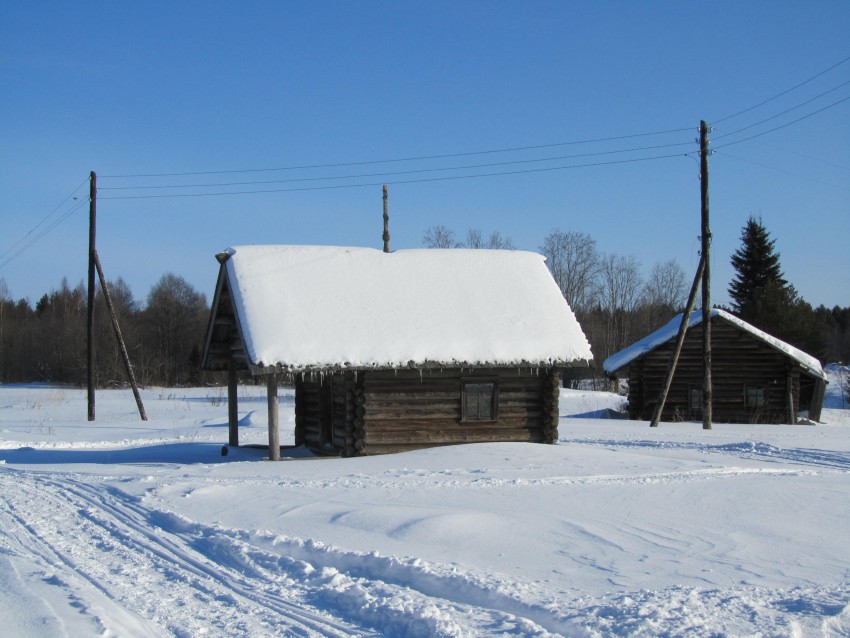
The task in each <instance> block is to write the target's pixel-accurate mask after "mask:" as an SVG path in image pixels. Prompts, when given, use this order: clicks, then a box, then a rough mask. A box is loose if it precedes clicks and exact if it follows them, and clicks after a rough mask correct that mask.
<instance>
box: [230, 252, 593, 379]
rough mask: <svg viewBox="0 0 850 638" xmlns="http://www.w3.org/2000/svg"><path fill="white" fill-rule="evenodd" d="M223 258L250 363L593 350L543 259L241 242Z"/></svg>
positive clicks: (563, 356) (431, 361) (454, 362)
mask: <svg viewBox="0 0 850 638" xmlns="http://www.w3.org/2000/svg"><path fill="white" fill-rule="evenodd" d="M227 253H228V254H229V255H230V257H229V259H228V260H227V261H226V262H225V268H226V273H227V278H228V284H229V287H230V290H231V294H232V297H233V305H234V311H235V312H236V315H237V319H238V322H239V326H240V331H241V334H242V336H243V338H244V341H245V348H246V354H247V356H248V359H249V361H250V363H251V364H253V365H254V366H260V367H265V366H279V367H281V368H283V369H285V370H290V371H307V370H322V369H329V368H340V367H342V368H351V369H363V368H398V367H409V366H414V367H418V366H420V365H430V366H446V367H450V366H460V365H469V366H471V365H484V364H488V365H496V366H503V365H535V366H536V365H546V366H550V365H568V364H571V363H572V364H575V363H577V362H579V361H590V360H591V359H592V355H591V352H590V345H589V344H588V342H587V339H586V338H585V336H584V333H583V332H582V330H581V327H580V326H579V324H578V321H577V320H576V318H575V315H574V314H573V312H572V310H570V307H569V305H568V304H567V302H566V301H565V300H564V298H563V296H562V295H561V292H560V290H559V289H558V286H557V284H556V283H555V281H554V279H553V278H552V276H551V275H550V274H549V271H548V269H547V268H546V265H545V263H544V262H545V259H544V258H543V257H542V256H541V255H538V254H535V253H530V252H522V251H505V250H462V249H449V250H438V249H421V250H400V251H397V252H393V253H384V252H381V251H378V250H375V249H372V248H345V247H328V246H237V247H234V248H230V249H228V251H227Z"/></svg>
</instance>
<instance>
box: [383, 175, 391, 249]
mask: <svg viewBox="0 0 850 638" xmlns="http://www.w3.org/2000/svg"><path fill="white" fill-rule="evenodd" d="M387 197H388V189H387V185H386V184H384V235H383V239H384V252H385V253H388V252H390V214H389V208H388V207H387Z"/></svg>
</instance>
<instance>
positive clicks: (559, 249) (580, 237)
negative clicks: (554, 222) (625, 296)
mask: <svg viewBox="0 0 850 638" xmlns="http://www.w3.org/2000/svg"><path fill="white" fill-rule="evenodd" d="M540 252H541V253H543V255H544V256H545V257H546V264H547V265H548V266H549V271H550V272H551V273H552V276H553V277H554V278H555V281H556V282H557V283H558V287H559V288H560V289H561V293H562V294H563V295H564V299H566V300H567V303H568V304H570V308H572V309H573V310H574V311H575V312H582V311H584V310H587V309H588V308H589V307H590V306H591V305H592V304H593V303H594V298H595V297H596V293H597V290H598V281H599V274H600V266H601V264H600V259H599V254H598V253H597V252H596V241H595V240H594V239H593V238H591V236H590V235H587V234H585V233H579V232H575V231H569V232H563V231H560V230H553V231H552V232H550V233H549V234H548V235H547V236H546V238H545V239H544V240H543V246H541V247H540Z"/></svg>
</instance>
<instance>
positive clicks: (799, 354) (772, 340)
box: [602, 308, 826, 379]
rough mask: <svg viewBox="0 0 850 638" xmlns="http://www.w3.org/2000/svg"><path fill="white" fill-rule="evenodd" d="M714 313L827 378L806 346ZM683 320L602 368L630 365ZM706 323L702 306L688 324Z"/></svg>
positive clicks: (673, 332)
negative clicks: (797, 346)
mask: <svg viewBox="0 0 850 638" xmlns="http://www.w3.org/2000/svg"><path fill="white" fill-rule="evenodd" d="M711 316H712V317H720V318H722V319H724V320H725V321H728V322H729V323H731V324H734V325H736V326H738V327H739V328H740V329H741V330H744V331H746V332H748V333H750V334H751V335H753V336H754V337H756V338H757V339H759V340H761V341H763V342H764V343H766V344H767V345H769V346H771V347H772V348H774V349H776V350H779V351H780V352H782V353H784V354H786V355H788V357H790V358H791V359H793V360H794V361H796V362H797V363H799V364H800V365H801V366H802V367H803V369H805V370H806V371H807V372H808V373H810V374H811V375H813V376H817V377H821V378H823V379H826V374H825V373H824V371H823V368H821V365H820V361H818V360H817V359H816V358H815V357H813V356H811V355H810V354H806V353H805V352H803V351H802V350H799V349H798V348H795V347H794V346H792V345H789V344H787V343H785V342H784V341H780V340H779V339H777V338H776V337H773V336H771V335H769V334H767V333H766V332H764V331H762V330H759V329H758V328H756V327H755V326H752V325H750V324H748V323H747V322H746V321H743V320H741V319H739V318H738V317H736V316H734V315H732V314H730V313H728V312H726V311H725V310H721V309H720V308H712V309H711ZM681 323H682V315H681V314H679V315H676V316H675V317H673V319H671V320H670V322H669V323H667V325H665V326H663V327H661V328H659V329H658V330H656V331H655V332H653V333H652V334H650V335H648V336H646V337H644V338H643V339H641V340H640V341H636V342H635V343H633V344H632V345H630V346H629V347H628V348H624V349H623V350H620V351H619V352H617V353H615V354H612V355H611V356H610V357H608V358H607V359H605V362H604V363H603V364H602V368H603V369H604V370H605V373H606V374H613V373H614V372H616V371H617V370H619V369H620V368H622V367H624V366H626V365H628V364H629V363H631V362H632V361H634V360H635V359H637V358H638V357H641V356H643V355H644V354H646V353H647V352H650V351H652V350H655V349H656V348H657V347H659V346H661V345H663V344H665V343H667V342H668V341H670V340H671V339H674V338H675V337H676V335H677V334H678V332H679V325H680V324H681ZM701 323H702V310H695V311H694V312H693V313H692V314H691V317H690V320H689V321H688V328H689V329H690V328H693V327H694V326H698V325H699V324H701Z"/></svg>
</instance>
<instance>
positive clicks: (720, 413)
mask: <svg viewBox="0 0 850 638" xmlns="http://www.w3.org/2000/svg"><path fill="white" fill-rule="evenodd" d="M710 314H711V349H712V366H711V370H712V372H711V374H712V394H713V402H712V406H713V407H712V416H713V420H714V421H717V422H720V423H724V422H725V423H797V422H798V419H799V418H808V419H809V420H811V421H818V420H820V414H821V409H822V408H823V399H824V392H825V389H826V374H825V373H824V371H823V369H822V368H821V365H820V362H819V361H818V360H817V359H816V358H815V357H813V356H811V355H809V354H806V353H805V352H803V351H801V350H798V349H797V348H795V347H793V346H791V345H789V344H787V343H784V342H782V341H780V340H779V339H777V338H775V337H773V336H771V335H769V334H767V333H765V332H763V331H761V330H759V329H758V328H755V327H754V326H752V325H750V324H748V323H746V322H745V321H742V320H741V319H738V318H737V317H735V316H734V315H732V314H730V313H728V312H726V311H725V310H721V309H719V308H714V309H712V311H711V313H710ZM681 321H682V317H681V315H679V316H677V317H675V318H674V319H673V320H672V321H670V323H668V324H667V325H666V326H664V327H662V328H660V329H659V330H657V331H655V332H653V333H652V334H651V335H649V336H647V337H645V338H644V339H641V340H640V341H638V342H637V343H634V344H632V345H631V346H629V347H628V348H625V349H624V350H621V351H620V352H618V353H616V354H614V355H612V356H610V357H609V358H608V359H606V360H605V362H604V363H603V369H604V370H605V373H606V374H607V375H608V376H609V377H612V378H616V377H617V376H618V375H619V374H622V373H623V372H625V374H626V375H627V376H628V380H629V417H630V418H632V419H649V418H651V416H652V413H653V411H654V409H655V405H656V402H657V400H658V396H659V394H660V392H661V388H662V386H663V384H664V379H665V375H666V373H667V366H668V363H669V361H670V356H671V354H672V352H673V348H674V345H675V341H676V334H677V331H678V330H679V325H680V323H681ZM688 326H689V327H688V331H687V333H686V336H685V341H684V345H683V347H682V352H681V355H680V357H679V362H678V365H677V366H676V371H675V374H674V376H673V381H672V384H671V386H670V392H669V394H668V396H667V401H666V403H665V405H664V411H663V412H662V414H661V420H662V421H692V420H701V419H702V392H703V390H702V383H703V381H702V379H703V367H702V366H703V354H702V312H699V311H697V312H694V313H693V314H692V315H691V318H690V321H689V324H688Z"/></svg>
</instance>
